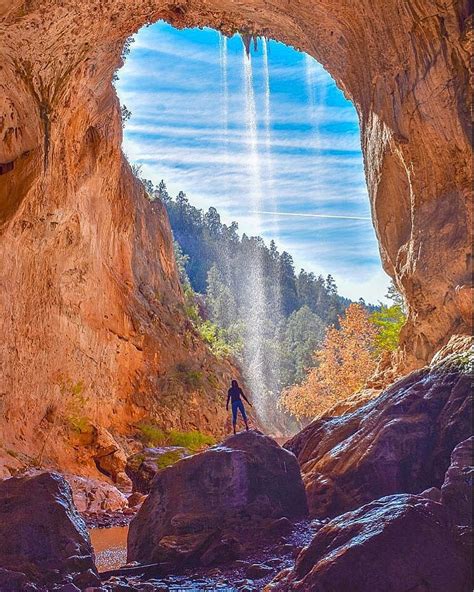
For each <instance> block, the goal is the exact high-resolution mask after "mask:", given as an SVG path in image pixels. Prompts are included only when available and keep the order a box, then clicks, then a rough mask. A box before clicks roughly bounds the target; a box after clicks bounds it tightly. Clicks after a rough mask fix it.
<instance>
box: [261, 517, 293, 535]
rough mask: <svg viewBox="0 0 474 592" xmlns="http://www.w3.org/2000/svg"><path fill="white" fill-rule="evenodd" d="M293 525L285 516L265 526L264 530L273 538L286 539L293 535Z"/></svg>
mask: <svg viewBox="0 0 474 592" xmlns="http://www.w3.org/2000/svg"><path fill="white" fill-rule="evenodd" d="M292 529H293V525H292V523H291V521H290V520H288V518H286V517H285V516H283V517H282V518H278V519H277V520H273V521H272V522H269V523H268V524H266V525H265V527H264V530H265V532H266V533H268V535H269V536H270V537H272V538H275V537H284V536H286V535H288V534H290V533H291V531H292Z"/></svg>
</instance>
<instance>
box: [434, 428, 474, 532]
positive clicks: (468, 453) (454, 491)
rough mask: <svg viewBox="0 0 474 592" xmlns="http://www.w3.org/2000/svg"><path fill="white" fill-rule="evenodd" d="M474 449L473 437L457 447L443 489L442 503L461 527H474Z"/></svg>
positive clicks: (452, 455)
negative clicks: (473, 513)
mask: <svg viewBox="0 0 474 592" xmlns="http://www.w3.org/2000/svg"><path fill="white" fill-rule="evenodd" d="M473 448H474V437H472V436H471V437H470V438H468V439H467V440H464V441H463V442H461V443H460V444H458V445H457V446H456V448H455V449H454V450H453V453H452V454H451V464H450V466H449V468H448V470H447V471H446V475H445V478H444V483H443V485H442V487H441V502H442V503H443V504H444V505H445V506H446V507H447V508H448V511H449V514H450V516H451V518H452V520H453V521H454V523H455V524H459V525H460V526H472V508H473V505H472V501H473V500H472V497H473V486H474V460H473V452H474V450H473Z"/></svg>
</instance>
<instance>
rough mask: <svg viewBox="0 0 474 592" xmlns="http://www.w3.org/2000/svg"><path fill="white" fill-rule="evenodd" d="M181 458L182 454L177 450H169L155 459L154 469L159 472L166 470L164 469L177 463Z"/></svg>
mask: <svg viewBox="0 0 474 592" xmlns="http://www.w3.org/2000/svg"><path fill="white" fill-rule="evenodd" d="M181 458H182V454H181V452H180V451H179V450H169V451H168V452H165V453H164V454H162V455H161V456H159V457H158V458H157V459H156V468H157V469H160V470H161V469H166V467H171V466H172V465H174V464H175V463H177V462H178V460H181Z"/></svg>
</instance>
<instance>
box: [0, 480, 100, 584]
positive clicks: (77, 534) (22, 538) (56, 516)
mask: <svg viewBox="0 0 474 592" xmlns="http://www.w3.org/2000/svg"><path fill="white" fill-rule="evenodd" d="M0 541H1V545H0V567H1V568H4V570H8V571H9V572H10V576H8V574H5V572H4V573H3V577H5V578H6V577H10V579H12V578H14V579H15V581H17V582H19V581H20V580H22V578H23V574H24V577H25V578H26V580H27V581H28V582H34V583H38V584H41V585H46V586H49V588H50V589H52V588H53V586H54V584H57V583H61V582H63V583H67V580H70V577H69V576H70V574H84V573H90V574H91V576H92V578H93V579H94V583H95V582H98V579H97V572H96V568H95V565H94V561H93V553H92V547H91V544H90V539H89V535H88V532H87V529H86V525H85V523H84V521H83V520H82V518H81V516H80V515H79V513H78V512H77V510H76V508H75V507H74V504H73V501H72V492H71V488H70V486H69V485H68V483H67V482H66V481H65V480H64V478H63V477H61V476H60V475H58V474H57V473H47V472H45V473H39V474H36V475H34V476H26V477H13V478H11V479H7V480H6V481H3V482H1V483H0ZM12 572H17V575H15V574H13V575H12ZM18 573H19V574H22V575H18ZM0 577H1V576H0ZM15 585H16V584H15ZM9 587H11V589H12V590H14V589H15V588H14V587H13V586H10V584H8V585H4V586H3V588H0V589H2V590H8V589H9ZM84 587H85V586H84ZM19 589H21V588H19Z"/></svg>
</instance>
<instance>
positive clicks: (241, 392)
mask: <svg viewBox="0 0 474 592" xmlns="http://www.w3.org/2000/svg"><path fill="white" fill-rule="evenodd" d="M240 394H241V395H242V397H243V398H244V399H245V401H247V403H248V404H249V405H250V407H253V405H252V403H251V402H250V401H249V400H248V399H247V397H246V396H245V395H244V391H243V390H242V389H240Z"/></svg>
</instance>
